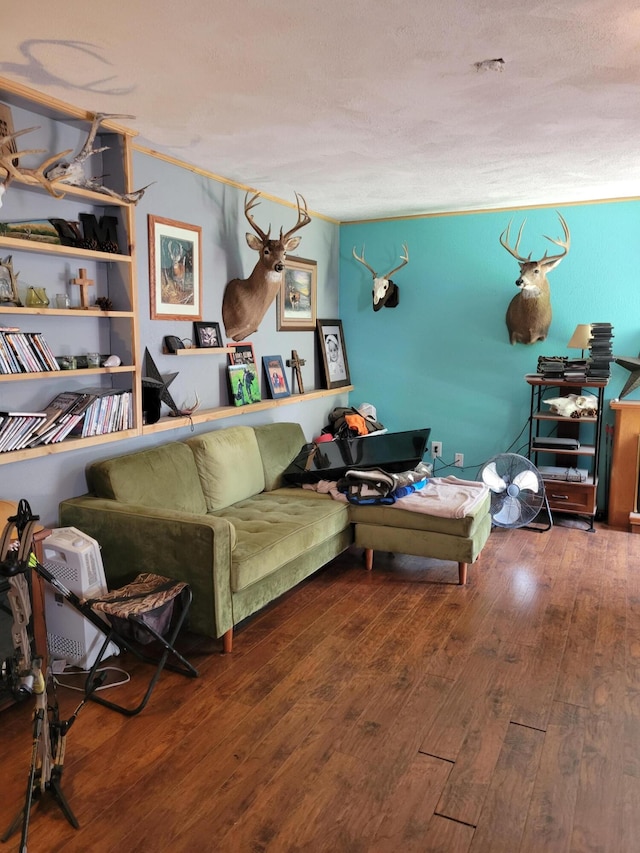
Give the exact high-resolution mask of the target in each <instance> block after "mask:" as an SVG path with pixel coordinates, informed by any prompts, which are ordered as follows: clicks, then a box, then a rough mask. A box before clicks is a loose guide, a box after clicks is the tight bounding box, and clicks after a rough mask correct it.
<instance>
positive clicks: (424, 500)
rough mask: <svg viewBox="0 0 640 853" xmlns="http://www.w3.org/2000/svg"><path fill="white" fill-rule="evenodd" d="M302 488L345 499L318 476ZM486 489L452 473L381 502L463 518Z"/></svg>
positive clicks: (412, 510)
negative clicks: (396, 497) (403, 495)
mask: <svg viewBox="0 0 640 853" xmlns="http://www.w3.org/2000/svg"><path fill="white" fill-rule="evenodd" d="M302 488H303V489H313V490H315V491H317V492H322V493H323V494H330V495H331V497H332V498H335V500H338V501H343V502H344V503H347V498H346V496H345V495H343V494H342V492H339V491H338V488H337V484H336V483H335V482H334V481H333V480H321V481H320V482H319V483H307V484H305V485H304V486H303V487H302ZM488 491H489V489H488V488H487V486H485V485H484V483H478V482H476V481H474V480H461V479H460V478H459V477H454V476H453V474H452V475H450V476H449V477H431V478H430V479H429V481H428V482H427V484H426V485H425V486H424V488H422V489H416V491H415V492H412V493H411V494H410V495H406V496H405V497H404V498H398V500H397V501H396V502H395V503H393V504H384V506H388V507H389V508H390V509H393V508H394V507H395V508H396V509H406V510H409V511H410V512H424V513H426V514H427V515H437V516H440V517H441V518H464V517H465V515H469V513H470V512H472V511H473V509H474V508H475V507H476V506H477V505H478V504H479V503H480V501H482V499H483V498H484V496H485V495H486V494H487V493H488Z"/></svg>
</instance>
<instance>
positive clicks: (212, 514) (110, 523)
mask: <svg viewBox="0 0 640 853" xmlns="http://www.w3.org/2000/svg"><path fill="white" fill-rule="evenodd" d="M304 443H305V437H304V433H303V431H302V428H301V427H300V425H299V424H295V423H277V424H267V425H265V426H259V427H246V426H234V427H228V428H222V429H216V430H212V431H210V432H207V433H204V434H202V435H199V436H197V437H194V438H190V439H187V440H186V441H172V442H168V443H166V444H163V445H160V446H159V447H154V448H152V449H149V450H140V451H137V452H135V453H130V454H127V455H124V456H118V457H114V458H112V459H106V460H102V461H100V462H95V463H93V464H91V465H89V467H88V468H87V483H88V486H89V493H88V494H86V495H82V496H80V497H76V498H70V499H68V500H65V501H63V502H62V503H61V504H60V524H61V525H62V526H64V527H77V528H78V529H79V530H82V531H83V532H84V533H86V534H87V535H89V536H92V537H93V538H94V539H96V540H97V542H99V544H100V546H101V550H102V559H103V563H104V568H105V574H106V577H107V583H108V586H109V588H110V589H114V588H117V587H119V586H122V585H123V584H125V583H126V582H128V581H129V580H131V579H132V578H133V577H134V576H135V575H136V574H137V573H138V572H141V571H150V572H155V573H157V574H161V575H166V576H167V577H171V578H175V579H176V580H183V581H186V582H187V583H189V584H190V586H191V589H192V591H193V603H192V605H191V611H190V615H189V625H190V628H191V629H192V630H193V631H195V632H196V633H199V634H204V635H206V636H210V637H222V638H223V646H224V650H225V651H230V650H231V647H232V641H233V628H234V626H235V625H237V624H238V623H239V622H241V621H242V620H243V619H246V618H247V617H248V616H250V615H251V614H253V613H255V612H256V611H258V610H260V609H261V608H262V607H264V606H265V605H266V604H268V603H269V602H271V601H273V600H274V599H276V598H277V597H278V596H280V595H282V594H283V593H284V592H286V591H287V590H289V589H291V588H292V587H294V586H295V585H296V584H298V583H299V582H300V581H302V580H303V579H304V578H306V577H308V576H309V575H311V574H312V573H313V572H315V571H317V570H318V569H319V568H321V567H322V566H324V565H325V564H326V563H328V562H329V561H330V560H332V559H333V558H334V557H336V556H337V555H338V554H340V553H341V552H342V551H344V550H345V549H346V548H348V547H349V546H350V545H352V544H355V545H357V546H359V547H361V548H363V549H364V551H365V564H366V568H368V569H371V567H372V564H373V553H374V550H377V551H395V552H398V553H403V554H414V555H416V556H422V557H429V558H434V559H440V560H453V561H455V562H457V563H458V580H459V583H460V584H464V583H466V579H467V565H468V564H469V563H472V562H474V561H475V560H476V559H477V557H478V556H479V554H480V552H481V550H482V548H483V546H484V544H485V542H486V541H487V538H488V537H489V533H490V530H491V519H490V515H489V497H488V495H487V496H486V499H485V500H483V501H482V502H481V503H479V504H478V505H477V506H476V507H475V508H474V510H473V512H470V513H469V515H467V516H465V517H463V518H440V517H435V516H431V515H426V514H424V513H417V512H409V511H406V510H404V509H398V508H393V507H388V506H356V505H353V504H347V503H343V502H341V501H336V500H333V499H332V498H331V497H330V496H329V495H327V494H320V493H318V492H315V491H313V490H308V489H301V488H295V487H288V486H283V477H282V475H283V472H284V471H285V469H286V468H287V467H288V465H289V463H290V462H291V461H292V460H293V459H294V458H295V456H296V455H297V454H298V452H299V450H300V448H301V447H302V445H303V444H304Z"/></svg>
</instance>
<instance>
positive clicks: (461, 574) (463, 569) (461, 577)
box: [458, 563, 467, 586]
mask: <svg viewBox="0 0 640 853" xmlns="http://www.w3.org/2000/svg"><path fill="white" fill-rule="evenodd" d="M466 582H467V563H458V583H459V584H460V585H461V586H463V585H464V584H466Z"/></svg>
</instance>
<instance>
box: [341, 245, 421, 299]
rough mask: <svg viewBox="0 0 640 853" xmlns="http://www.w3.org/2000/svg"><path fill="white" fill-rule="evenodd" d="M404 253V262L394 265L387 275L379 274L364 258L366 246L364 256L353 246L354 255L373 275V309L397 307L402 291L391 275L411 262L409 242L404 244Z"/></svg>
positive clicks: (402, 258)
mask: <svg viewBox="0 0 640 853" xmlns="http://www.w3.org/2000/svg"><path fill="white" fill-rule="evenodd" d="M402 250H403V253H404V254H403V255H402V256H401V260H402V263H400V264H398V266H397V267H394V268H393V269H392V270H391V271H390V272H388V273H387V274H386V275H385V276H379V275H378V273H377V272H376V271H375V270H374V269H373V268H372V267H370V266H369V264H368V263H367V262H366V261H365V259H364V246H363V247H362V257H360V256H359V255H357V254H356V247H355V246H354V247H353V257H354V258H355V259H356V261H359V262H360V263H361V264H362V265H363V266H365V267H366V268H367V269H368V270H369V272H370V273H371V275H372V276H373V310H374V311H379V310H380V309H381V308H395V307H396V306H397V304H398V302H399V301H400V291H399V289H398V285H397V284H395V283H394V282H393V281H391V276H392V275H393V274H394V272H398V270H400V269H402V267H404V266H405V265H406V264H408V263H409V249H408V248H407V244H406V243H403V244H402Z"/></svg>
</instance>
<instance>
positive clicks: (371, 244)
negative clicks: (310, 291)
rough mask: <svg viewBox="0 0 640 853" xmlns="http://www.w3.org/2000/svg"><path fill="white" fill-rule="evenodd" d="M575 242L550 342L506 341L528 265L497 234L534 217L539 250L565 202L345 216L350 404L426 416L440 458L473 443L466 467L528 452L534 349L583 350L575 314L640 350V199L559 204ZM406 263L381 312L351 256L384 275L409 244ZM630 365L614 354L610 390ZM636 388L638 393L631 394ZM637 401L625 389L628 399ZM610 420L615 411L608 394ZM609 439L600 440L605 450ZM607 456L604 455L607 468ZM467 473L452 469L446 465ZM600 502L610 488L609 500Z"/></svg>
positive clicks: (532, 239)
mask: <svg viewBox="0 0 640 853" xmlns="http://www.w3.org/2000/svg"><path fill="white" fill-rule="evenodd" d="M557 210H558V211H559V212H560V213H562V215H563V216H564V218H565V219H566V221H567V224H568V226H569V229H570V231H571V249H570V252H569V254H568V255H567V257H566V258H564V259H563V260H562V262H561V263H560V264H559V265H558V266H557V267H556V269H555V270H553V271H552V272H551V273H550V274H549V282H550V284H551V302H552V308H553V320H552V323H551V328H550V331H549V336H548V337H547V339H546V340H545V341H543V342H540V343H537V344H533V345H530V346H525V345H522V344H516V345H514V346H512V345H511V344H510V343H509V337H508V333H507V327H506V324H505V313H506V310H507V306H508V304H509V302H510V300H511V298H512V297H513V296H515V294H516V293H517V288H516V286H515V280H516V278H517V277H518V274H519V267H518V263H517V261H516V260H515V258H513V257H511V255H509V254H508V253H507V252H506V251H505V250H504V249H503V248H502V246H501V245H500V243H499V237H500V234H501V233H502V231H503V230H504V229H505V228H506V226H507V225H508V223H509V221H510V220H511V219H513V225H512V245H513V244H514V243H515V239H516V236H517V229H518V228H519V226H520V223H521V222H522V219H523V218H524V217H526V225H525V227H524V232H523V236H522V240H521V243H520V253H521V254H523V255H528V254H529V252H531V253H532V258H534V259H538V258H540V257H542V255H543V254H544V252H545V251H548V252H549V254H556V253H557V252H558V251H560V250H559V249H557V247H555V246H554V245H553V244H551V243H549V242H548V241H547V240H545V239H544V237H543V235H545V234H546V235H548V236H550V237H553V238H558V237H562V228H561V225H560V222H559V220H558V216H557V213H556V209H554V208H540V209H534V210H524V211H518V210H515V211H499V212H482V213H470V214H456V215H442V216H429V217H422V218H408V219H398V220H390V221H380V222H369V223H354V224H344V225H342V226H341V229H340V316H341V319H342V321H343V328H344V333H345V342H346V347H347V353H348V358H349V368H350V372H351V378H352V381H353V383H354V385H355V391H354V392H353V393H352V394H351V395H350V400H351V402H352V403H353V404H354V405H356V406H357V405H358V404H359V403H361V402H368V403H373V405H375V406H376V408H377V413H378V419H379V420H381V421H382V422H383V423H384V424H385V426H387V427H388V428H389V429H392V430H402V429H411V428H414V427H424V426H429V427H431V428H432V433H431V437H432V438H433V439H436V440H440V441H442V442H443V460H444V461H445V462H451V463H452V462H453V457H454V453H456V452H462V453H464V455H465V471H464V472H463V473H462V474H461V475H462V476H464V477H466V478H467V479H473V478H475V477H476V476H477V473H478V469H479V466H481V465H482V463H483V462H485V461H486V460H487V459H488V458H490V457H491V456H493V455H495V454H496V453H500V452H504V451H507V450H509V449H511V450H512V451H513V452H526V442H527V439H528V429H525V431H524V432H523V433H522V435H521V436H520V437H518V436H519V434H520V432H521V430H522V429H523V427H525V426H526V424H527V419H528V417H529V407H530V389H529V386H528V385H527V383H526V382H525V381H524V379H523V377H524V375H525V374H526V373H535V371H536V367H537V360H538V356H540V355H547V356H554V355H566V356H569V357H573V358H575V357H579V356H580V351H579V350H569V349H568V348H567V346H566V344H567V342H568V341H569V338H570V336H571V334H572V333H573V330H574V328H575V326H576V325H577V324H578V323H592V322H610V323H612V324H613V326H614V335H615V337H614V342H613V343H614V353H615V354H616V355H627V356H634V357H635V356H637V355H638V352H639V351H640V280H639V278H640V202H638V201H626V202H617V203H604V204H584V205H575V206H565V207H559V208H557ZM403 243H406V244H407V245H408V248H409V258H410V262H409V264H408V265H407V266H405V267H404V268H403V269H401V270H400V271H399V272H398V273H397V274H395V275H394V276H392V279H393V280H394V281H395V282H396V284H398V286H399V288H400V303H399V305H398V307H397V308H383V309H381V310H380V311H378V312H374V311H373V307H372V295H371V284H372V280H371V279H372V277H371V274H370V273H369V272H368V271H367V270H366V269H365V268H364V267H363V266H362V265H361V264H359V263H357V262H356V261H355V260H354V259H353V257H352V249H353V247H354V246H355V247H357V251H358V253H359V254H360V253H361V251H362V247H363V245H364V247H365V256H366V259H367V262H368V263H369V264H370V265H371V266H372V267H373V268H374V269H375V270H376V271H377V272H378V273H379V274H385V273H386V272H388V271H389V270H390V269H392V268H393V267H394V266H396V265H397V263H398V262H399V258H400V253H401V250H402V244H403ZM628 377H629V372H628V371H627V370H624V369H623V368H621V367H619V366H618V365H615V364H614V365H612V377H611V380H610V382H609V385H608V387H607V389H606V401H607V403H608V401H609V400H610V399H612V398H615V397H617V396H618V394H619V392H620V391H621V390H622V387H623V385H624V384H625V382H626V381H627V379H628ZM634 398H635V399H638V398H640V391H635V392H633V393H632V394H631V395H629V397H628V399H630V400H631V399H634ZM625 399H627V398H625ZM605 406H606V408H605V417H606V421H607V422H613V413H612V412H611V410H610V409H609V406H608V404H605ZM604 449H605V446H604V443H603V451H604ZM606 463H607V459H606V453H604V452H603V454H602V459H601V474H602V473H603V472H604V469H605V466H606ZM443 473H444V474H447V473H459V469H456V468H451V469H448V470H446V471H443ZM600 504H601V505H602V499H601V501H600Z"/></svg>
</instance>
